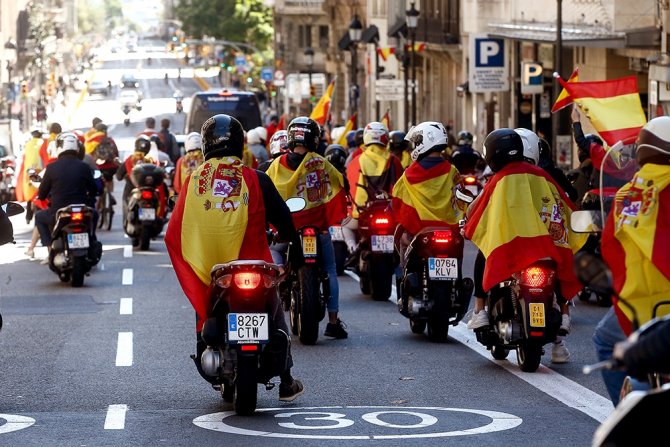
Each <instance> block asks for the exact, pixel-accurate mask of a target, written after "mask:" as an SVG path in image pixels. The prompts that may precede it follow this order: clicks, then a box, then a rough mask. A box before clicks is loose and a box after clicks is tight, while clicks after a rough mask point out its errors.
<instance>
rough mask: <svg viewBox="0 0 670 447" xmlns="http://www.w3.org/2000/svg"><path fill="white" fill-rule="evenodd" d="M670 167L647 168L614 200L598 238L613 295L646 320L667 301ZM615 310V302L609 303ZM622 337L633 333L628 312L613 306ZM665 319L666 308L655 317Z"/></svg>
mask: <svg viewBox="0 0 670 447" xmlns="http://www.w3.org/2000/svg"><path fill="white" fill-rule="evenodd" d="M669 185H670V166H664V165H657V164H651V163H647V164H645V165H643V166H642V167H641V168H640V171H639V172H638V173H637V174H636V175H635V176H634V177H633V179H632V180H631V181H630V182H629V183H627V184H626V185H624V186H623V187H622V188H621V189H619V191H618V192H617V194H616V197H615V199H614V205H613V208H612V212H611V213H610V215H609V217H608V221H607V224H606V225H605V230H604V231H603V235H602V253H603V259H604V260H605V262H607V264H608V266H609V267H610V269H611V270H612V277H613V282H614V284H613V285H614V290H615V291H616V292H617V294H618V295H619V296H621V297H622V298H623V299H624V300H626V302H627V303H629V304H630V305H631V306H632V307H633V308H634V309H635V313H636V316H637V320H638V322H639V323H640V324H644V323H646V322H647V321H649V320H651V318H652V316H653V307H654V305H655V304H656V303H658V302H660V301H668V300H670V186H669ZM614 302H615V304H616V298H614ZM615 309H616V311H617V315H618V317H619V322H620V324H621V327H622V329H623V330H624V332H625V333H626V334H630V333H631V332H632V331H633V330H634V329H635V328H634V327H632V324H631V321H632V320H633V314H632V312H631V310H630V309H628V306H626V305H618V304H617V305H616V307H615ZM666 314H670V305H663V306H660V307H659V308H658V311H657V312H656V316H662V315H666Z"/></svg>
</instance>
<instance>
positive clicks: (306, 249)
mask: <svg viewBox="0 0 670 447" xmlns="http://www.w3.org/2000/svg"><path fill="white" fill-rule="evenodd" d="M302 254H303V255H305V256H316V236H303V237H302Z"/></svg>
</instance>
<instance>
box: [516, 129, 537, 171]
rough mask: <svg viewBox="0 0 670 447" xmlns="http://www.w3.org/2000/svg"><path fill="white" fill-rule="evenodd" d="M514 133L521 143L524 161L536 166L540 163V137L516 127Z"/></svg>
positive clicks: (530, 131)
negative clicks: (517, 135)
mask: <svg viewBox="0 0 670 447" xmlns="http://www.w3.org/2000/svg"><path fill="white" fill-rule="evenodd" d="M514 132H516V133H518V134H519V136H520V137H521V141H522V142H523V158H524V160H526V161H527V162H528V163H532V164H534V165H535V166H537V165H538V164H539V163H540V137H538V136H537V134H536V133H535V132H533V131H532V130H529V129H526V128H524V127H517V128H516V129H514Z"/></svg>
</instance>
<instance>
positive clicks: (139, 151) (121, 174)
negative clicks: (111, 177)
mask: <svg viewBox="0 0 670 447" xmlns="http://www.w3.org/2000/svg"><path fill="white" fill-rule="evenodd" d="M151 147H152V144H151V140H150V139H149V137H147V136H146V135H140V136H138V137H137V138H136V139H135V150H134V152H133V153H132V154H130V155H129V156H128V157H126V159H125V160H124V161H123V163H121V164H120V165H119V169H117V170H116V179H117V180H119V181H123V180H125V181H126V184H125V186H124V188H123V193H122V199H123V200H122V202H123V218H124V221H125V217H126V212H127V207H128V199H129V198H130V193H131V192H132V190H133V189H134V188H135V187H136V186H137V185H135V184H134V183H133V179H132V176H131V175H130V173H131V172H132V170H133V167H134V166H135V165H137V164H140V163H152V164H156V165H157V164H158V161H157V160H155V159H154V158H152V157H151V156H150V155H149V151H150V150H151Z"/></svg>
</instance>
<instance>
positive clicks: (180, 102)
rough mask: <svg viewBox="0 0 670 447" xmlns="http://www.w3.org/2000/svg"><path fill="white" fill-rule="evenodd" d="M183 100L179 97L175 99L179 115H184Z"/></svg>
mask: <svg viewBox="0 0 670 447" xmlns="http://www.w3.org/2000/svg"><path fill="white" fill-rule="evenodd" d="M182 101H183V98H181V97H178V98H175V105H176V109H177V113H182V112H183V111H184V105H183V104H182Z"/></svg>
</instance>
